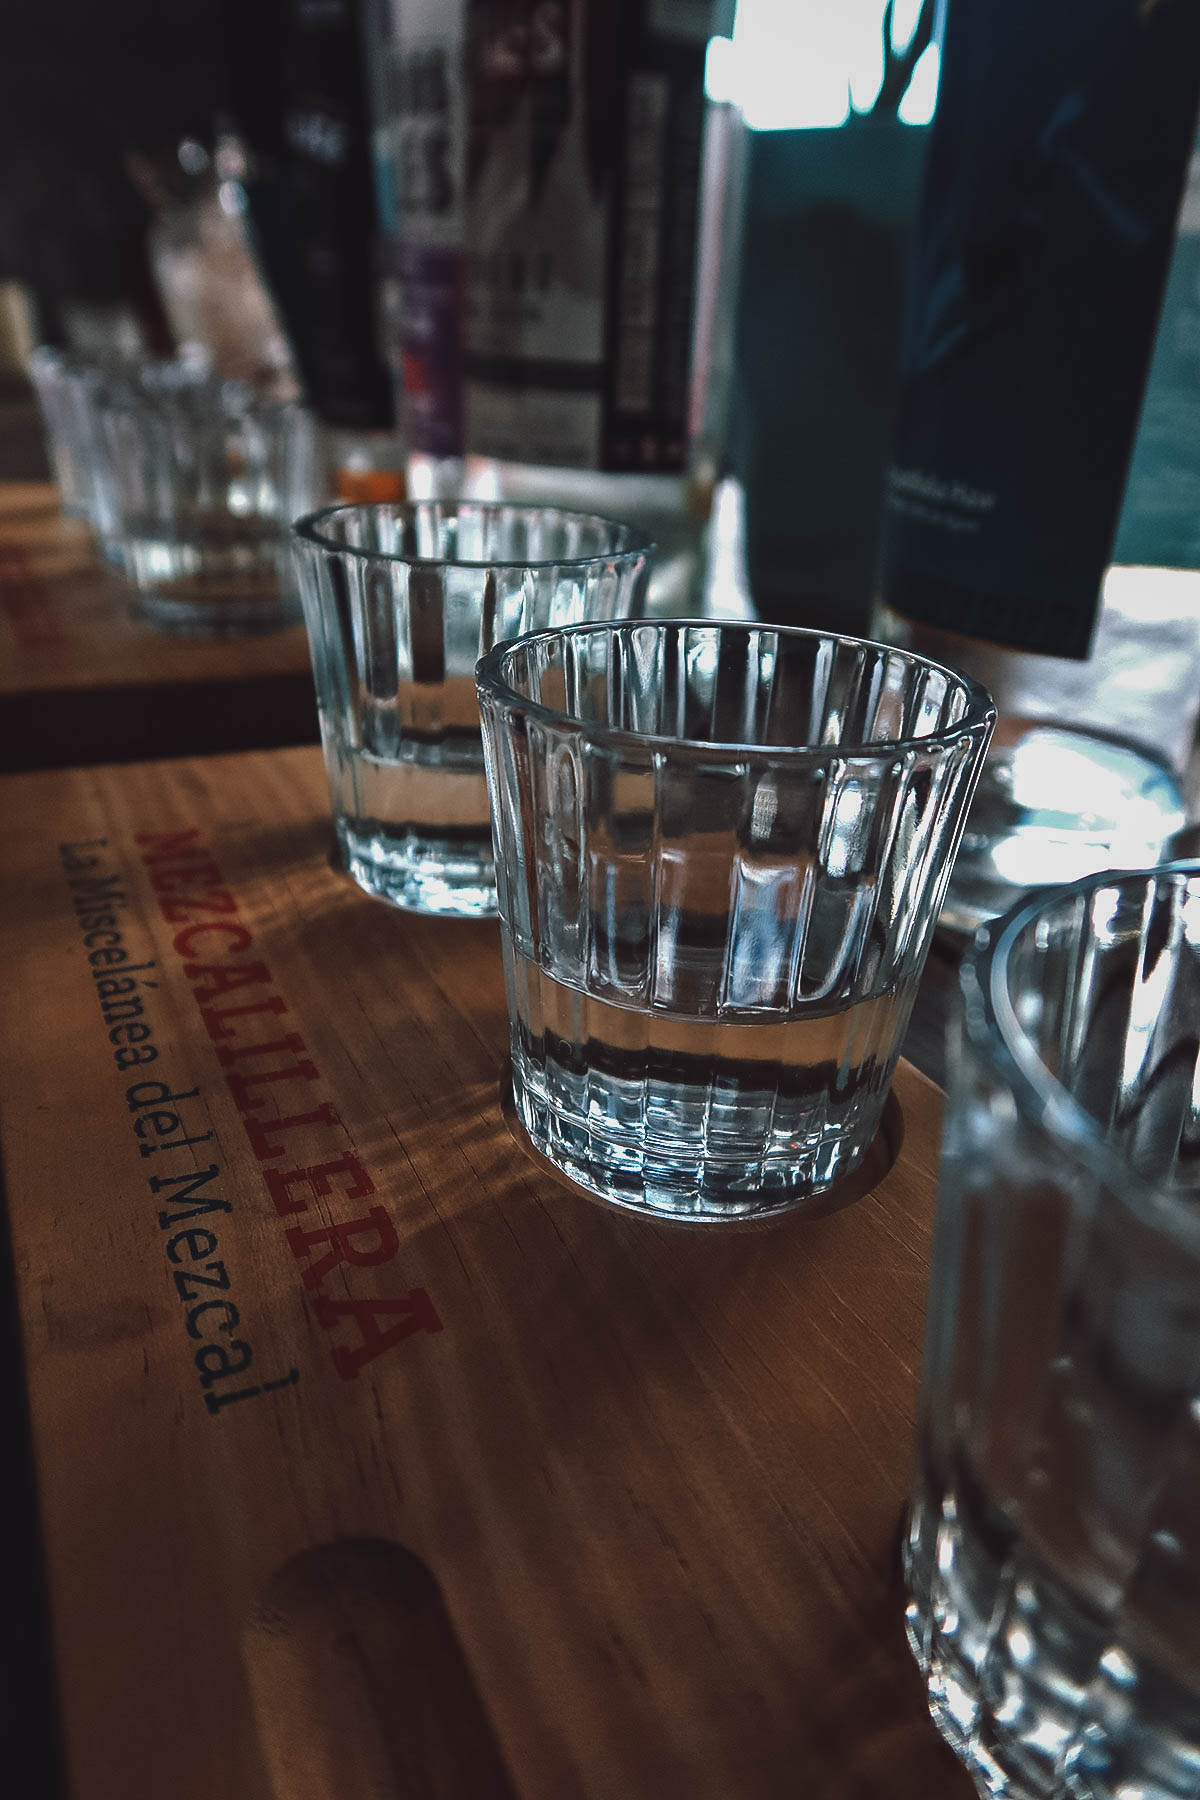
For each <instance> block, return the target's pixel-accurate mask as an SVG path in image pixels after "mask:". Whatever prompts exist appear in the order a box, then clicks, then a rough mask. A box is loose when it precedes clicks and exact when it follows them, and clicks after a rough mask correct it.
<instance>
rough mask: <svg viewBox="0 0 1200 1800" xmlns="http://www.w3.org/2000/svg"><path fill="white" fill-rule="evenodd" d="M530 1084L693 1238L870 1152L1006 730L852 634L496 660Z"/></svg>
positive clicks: (549, 1153) (499, 806)
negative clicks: (950, 886) (989, 759)
mask: <svg viewBox="0 0 1200 1800" xmlns="http://www.w3.org/2000/svg"><path fill="white" fill-rule="evenodd" d="M478 686H479V697H480V709H481V712H482V715H483V722H484V742H485V746H486V750H487V761H488V780H489V784H490V788H491V796H492V809H493V815H494V821H495V833H496V855H497V877H498V887H499V896H500V913H501V919H502V922H503V928H504V929H503V941H504V955H505V965H506V972H507V980H508V1001H509V1014H510V1025H511V1041H512V1061H513V1092H514V1099H515V1103H516V1107H517V1111H518V1113H519V1115H520V1118H521V1121H522V1123H523V1124H524V1127H525V1129H526V1131H527V1132H528V1134H529V1136H530V1139H531V1140H532V1142H533V1144H534V1146H535V1148H536V1149H537V1150H539V1151H540V1152H541V1153H542V1154H543V1155H544V1156H546V1157H548V1158H549V1159H550V1161H551V1162H552V1163H554V1164H555V1166H556V1167H557V1168H559V1169H560V1170H562V1171H563V1172H564V1173H565V1174H567V1175H569V1176H570V1177H571V1178H572V1179H573V1180H574V1181H576V1182H578V1183H579V1184H580V1185H581V1186H582V1187H584V1188H585V1189H587V1190H588V1192H590V1193H592V1194H594V1195H596V1196H597V1197H598V1198H601V1199H604V1200H608V1201H611V1202H613V1203H614V1204H616V1205H620V1206H627V1207H630V1208H632V1209H634V1210H635V1211H645V1212H650V1213H655V1214H658V1215H662V1216H669V1217H676V1218H685V1219H690V1220H695V1221H699V1222H706V1221H720V1220H725V1219H733V1218H747V1217H761V1216H765V1215H769V1214H772V1213H777V1212H784V1211H788V1210H791V1209H792V1208H795V1207H798V1206H803V1205H804V1204H805V1203H806V1202H809V1201H811V1200H814V1199H815V1198H816V1197H817V1196H818V1195H821V1194H823V1193H824V1191H825V1190H826V1189H828V1188H829V1187H831V1186H832V1185H833V1184H834V1183H835V1182H836V1181H838V1180H839V1178H840V1177H842V1176H844V1175H847V1174H849V1173H850V1172H851V1170H852V1169H853V1168H854V1167H855V1166H856V1165H857V1164H858V1162H860V1161H861V1159H862V1157H863V1156H864V1154H865V1153H866V1151H867V1149H868V1147H869V1146H870V1144H871V1141H872V1139H873V1138H874V1136H875V1133H876V1131H877V1129H878V1127H879V1123H880V1118H881V1114H882V1111H883V1106H884V1102H885V1100H886V1098H887V1093H888V1089H889V1087H890V1083H891V1077H892V1070H893V1068H894V1066H895V1061H896V1057H897V1054H898V1051H899V1047H900V1041H901V1038H902V1036H903V1034H904V1028H905V1025H906V1023H907V1020H908V1015H909V1011H910V1008H911V1005H912V1001H913V998H914V994H915V991H916V985H917V981H918V979H919V977H920V973H921V969H922V966H923V963H924V959H925V953H926V950H927V948H928V945H929V941H930V938H931V936H932V932H933V926H934V921H935V919H936V917H937V911H938V906H939V904H940V902H941V898H942V894H943V891H944V889H945V885H946V881H947V879H948V877H949V873H950V866H951V863H952V861H953V858H954V851H955V846H956V844H957V841H958V837H959V833H960V831H961V829H962V824H963V819H964V817H965V808H966V805H967V802H968V800H969V798H970V795H971V792H972V789H973V787H974V784H975V780H976V778H977V776H978V773H979V767H980V762H981V758H982V755H983V751H984V749H985V747H986V745H987V741H988V738H989V736H990V733H991V727H992V723H993V718H994V715H993V713H992V711H991V708H990V705H989V703H988V699H987V696H986V694H985V693H984V692H983V690H982V689H981V688H978V687H977V686H975V684H974V683H972V682H970V681H968V680H965V679H964V678H962V677H960V676H958V675H955V674H953V673H952V672H951V671H950V670H948V669H945V668H942V667H940V666H939V665H938V664H936V663H931V662H928V661H926V660H924V659H923V658H921V657H917V656H912V655H909V654H907V653H906V652H903V651H897V650H891V649H887V648H885V647H884V646H882V645H878V644H871V643H865V642H863V641H861V640H860V639H856V638H839V637H831V636H827V635H825V634H822V633H819V632H809V631H785V630H775V629H768V628H764V627H756V626H751V625H745V624H722V625H714V624H700V623H694V622H693V623H683V622H680V623H670V622H668V623H664V624H653V625H652V624H623V625H608V626H599V625H598V626H581V627H577V628H575V629H572V630H558V631H543V632H539V633H537V634H536V635H534V636H532V637H526V638H522V639H521V640H520V641H519V642H517V643H514V644H510V645H505V646H501V647H500V648H498V649H496V650H493V651H492V652H491V653H490V654H489V655H488V656H486V657H485V658H484V659H483V661H482V662H481V663H480V666H479V671H478Z"/></svg>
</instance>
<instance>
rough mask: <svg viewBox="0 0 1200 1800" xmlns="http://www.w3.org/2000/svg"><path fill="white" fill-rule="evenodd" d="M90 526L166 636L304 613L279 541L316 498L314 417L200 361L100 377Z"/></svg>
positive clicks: (260, 626)
mask: <svg viewBox="0 0 1200 1800" xmlns="http://www.w3.org/2000/svg"><path fill="white" fill-rule="evenodd" d="M92 411H93V417H94V421H95V435H96V462H95V471H94V481H95V487H96V502H95V504H96V510H97V519H98V528H99V529H100V531H101V533H102V535H103V536H104V537H105V538H106V539H108V540H109V541H111V542H112V543H114V544H115V545H116V547H117V550H118V552H119V556H120V561H121V565H122V567H123V568H124V570H125V572H126V574H127V575H128V577H129V579H130V580H131V581H132V582H133V583H134V584H135V586H136V587H137V589H138V592H139V605H140V610H141V612H142V613H143V614H144V615H145V617H147V618H148V619H149V620H150V621H151V623H152V624H154V625H156V626H158V627H159V628H160V629H162V630H166V631H184V632H193V633H200V634H204V635H210V636H211V635H223V634H226V633H237V632H245V631H259V630H271V629H275V628H277V627H279V626H281V625H286V624H289V623H291V622H292V621H293V620H295V619H297V618H298V617H299V613H300V607H299V600H298V597H297V595H296V593H295V588H294V584H293V581H292V567H291V560H290V555H289V545H288V533H289V528H290V526H291V523H292V520H293V519H295V518H296V517H297V516H298V515H299V514H301V513H303V512H305V511H307V510H308V508H310V507H311V506H312V505H313V504H314V503H315V501H316V499H317V497H318V494H317V479H318V474H317V456H316V440H315V428H314V423H313V420H312V418H311V416H310V415H309V414H308V413H307V412H306V411H305V410H304V409H303V408H302V407H299V406H293V405H287V404H281V403H279V402H276V401H271V400H267V399H265V398H263V397H262V396H260V395H259V394H258V393H257V392H256V391H255V390H254V389H252V388H250V387H247V386H246V385H245V384H243V383H241V382H232V381H222V380H220V379H219V378H218V377H217V376H215V375H214V374H213V373H212V372H211V371H210V370H208V369H207V368H205V367H204V366H203V365H200V364H196V363H192V362H188V361H182V360H181V361H178V362H173V363H159V364H152V365H150V366H148V367H146V368H143V369H139V370H138V371H137V373H136V374H133V373H127V374H122V375H111V376H105V377H103V378H102V380H101V382H100V386H99V388H98V391H97V392H96V394H95V396H94V398H93V405H92Z"/></svg>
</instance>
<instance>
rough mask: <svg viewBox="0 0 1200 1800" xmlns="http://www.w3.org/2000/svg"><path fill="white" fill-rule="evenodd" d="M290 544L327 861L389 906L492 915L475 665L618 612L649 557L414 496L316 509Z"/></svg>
mask: <svg viewBox="0 0 1200 1800" xmlns="http://www.w3.org/2000/svg"><path fill="white" fill-rule="evenodd" d="M295 545H296V560H297V567H298V571H299V576H300V593H301V599H302V601H303V604H304V617H305V623H306V625H307V627H308V637H309V644H310V647H311V651H312V662H313V672H314V675H315V677H316V686H317V704H318V708H319V711H320V719H321V738H322V743H323V745H324V749H325V768H326V772H327V774H328V777H329V786H330V791H331V796H332V801H333V817H334V825H335V829H336V832H337V839H338V844H339V849H340V854H341V857H342V860H343V863H344V866H345V867H346V869H347V870H348V872H349V873H350V874H351V875H352V876H353V878H354V880H355V881H357V883H358V885H359V886H360V887H361V888H363V889H365V890H366V892H367V893H369V894H374V895H376V896H377V897H378V898H380V899H383V900H387V901H390V902H391V903H392V904H393V905H395V906H401V907H406V908H409V909H411V910H413V911H417V912H429V913H451V914H458V915H461V916H465V917H484V916H487V915H492V914H494V913H495V911H496V876H495V865H494V862H493V857H492V828H491V818H490V814H489V810H488V793H487V780H486V777H485V775H484V767H483V747H482V745H481V743H480V736H479V705H478V702H477V700H476V697H475V665H476V663H477V662H478V660H479V657H480V656H481V654H482V653H483V652H484V651H486V650H489V649H491V648H492V646H493V645H495V644H498V643H500V642H501V641H503V640H505V639H508V638H512V637H515V636H517V635H518V634H519V633H520V632H524V631H532V630H535V629H537V628H538V627H539V626H546V625H559V624H570V623H573V622H574V621H576V620H582V619H613V618H623V617H627V616H629V615H630V614H633V613H636V612H637V611H638V610H639V609H640V608H641V606H642V604H643V601H644V597H645V589H646V582H647V579H648V576H649V571H650V562H651V556H652V554H653V545H652V544H650V543H648V542H647V541H645V540H644V539H643V538H642V537H641V535H640V533H638V532H637V531H635V530H634V529H633V528H631V527H630V526H627V525H620V524H614V523H613V522H612V521H611V520H609V519H601V518H597V517H594V516H593V515H591V514H588V513H571V512H561V511H559V510H558V509H556V508H554V507H523V506H500V505H496V506H492V505H485V504H483V503H478V502H470V503H468V502H466V501H460V502H457V503H442V502H438V501H432V500H431V501H418V502H415V503H413V504H411V505H398V504H396V505H393V504H389V503H382V502H381V503H378V504H375V505H361V506H335V507H329V508H327V509H326V510H325V511H324V512H320V513H315V514H313V515H312V517H311V518H307V519H302V520H301V521H300V522H299V524H298V525H297V527H296V530H295Z"/></svg>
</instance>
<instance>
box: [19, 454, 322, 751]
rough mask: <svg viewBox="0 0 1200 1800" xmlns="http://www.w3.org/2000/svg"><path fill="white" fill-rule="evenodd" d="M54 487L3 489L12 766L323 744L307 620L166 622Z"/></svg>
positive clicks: (40, 484)
mask: <svg viewBox="0 0 1200 1800" xmlns="http://www.w3.org/2000/svg"><path fill="white" fill-rule="evenodd" d="M134 602H135V594H134V591H133V589H132V588H131V587H130V586H129V585H128V583H126V582H125V581H123V580H122V579H121V578H120V577H119V576H118V575H117V574H116V573H115V571H114V570H112V569H111V568H110V567H109V566H108V565H107V564H106V563H105V562H104V561H103V560H102V558H101V557H100V556H99V554H98V552H97V550H96V548H95V544H94V540H93V538H92V535H91V533H90V531H89V530H88V529H87V527H86V526H85V525H84V524H83V523H82V521H80V520H78V519H72V518H68V517H66V516H65V515H64V514H63V513H62V512H61V511H60V510H59V505H58V492H57V489H56V488H54V487H53V486H51V485H50V484H49V483H44V482H9V483H5V484H3V485H0V707H2V708H3V719H4V729H3V733H2V734H0V767H3V768H5V769H32V768H60V767H65V766H67V765H68V764H72V763H79V762H102V761H116V760H126V759H128V758H137V757H145V756H151V755H153V756H173V755H182V754H189V753H198V752H203V751H210V750H232V749H256V748H261V747H266V746H270V745H274V744H289V743H309V742H315V740H316V736H317V719H316V701H315V698H314V694H313V684H312V674H311V669H310V665H309V658H308V644H307V640H306V638H305V634H304V628H303V626H301V625H294V626H291V627H289V628H288V629H287V630H286V631H278V632H264V633H261V634H256V635H251V636H245V637H235V638H223V639H218V638H199V637H185V636H177V635H173V634H168V633H165V632H160V631H156V630H155V629H154V628H153V627H152V626H151V625H149V624H147V623H146V622H145V621H144V620H141V619H139V618H138V617H137V616H136V613H135V605H134Z"/></svg>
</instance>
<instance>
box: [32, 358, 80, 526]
mask: <svg viewBox="0 0 1200 1800" xmlns="http://www.w3.org/2000/svg"><path fill="white" fill-rule="evenodd" d="M83 373H84V371H83V370H82V368H81V366H80V365H79V364H78V363H77V362H76V361H75V360H74V359H73V358H71V357H68V356H65V355H64V354H63V352H62V351H60V350H55V349H53V348H52V347H51V346H50V345H49V344H41V345H39V346H38V348H37V349H36V350H35V351H34V352H33V355H32V356H31V357H30V359H29V376H30V380H31V381H32V382H33V388H34V392H35V394H36V395H37V402H38V409H39V411H40V412H41V415H42V424H43V426H44V427H45V432H46V449H47V452H48V454H49V458H50V466H51V469H52V470H53V472H54V480H55V484H56V485H57V487H58V493H59V500H60V502H61V504H62V509H63V511H64V512H65V513H70V514H72V515H73V516H75V517H77V518H82V519H87V520H89V521H90V520H91V518H92V511H93V497H92V461H93V452H92V445H91V442H90V437H89V433H88V429H87V420H86V416H85V415H84V413H83V412H82V411H81V405H80V398H81V397H80V391H79V389H80V381H81V378H82V375H83Z"/></svg>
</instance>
